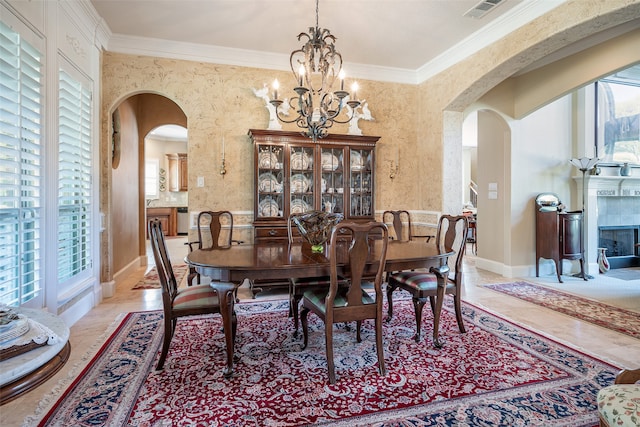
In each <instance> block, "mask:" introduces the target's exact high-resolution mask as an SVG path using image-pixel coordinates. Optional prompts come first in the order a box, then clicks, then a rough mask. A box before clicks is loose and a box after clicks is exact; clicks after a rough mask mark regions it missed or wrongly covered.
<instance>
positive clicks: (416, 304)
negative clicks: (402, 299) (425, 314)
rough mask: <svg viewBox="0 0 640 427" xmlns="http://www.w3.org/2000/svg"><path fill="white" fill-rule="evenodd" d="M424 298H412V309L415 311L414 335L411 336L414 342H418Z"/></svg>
mask: <svg viewBox="0 0 640 427" xmlns="http://www.w3.org/2000/svg"><path fill="white" fill-rule="evenodd" d="M424 303H425V301H424V300H420V299H419V298H413V309H414V310H415V312H416V335H415V337H413V338H414V339H415V340H416V342H420V325H421V324H422V309H423V308H424Z"/></svg>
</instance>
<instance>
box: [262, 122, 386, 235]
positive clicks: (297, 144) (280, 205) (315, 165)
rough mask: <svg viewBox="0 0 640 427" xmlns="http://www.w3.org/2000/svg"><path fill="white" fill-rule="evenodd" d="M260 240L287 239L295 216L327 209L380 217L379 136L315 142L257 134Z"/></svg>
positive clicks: (275, 133) (357, 217)
mask: <svg viewBox="0 0 640 427" xmlns="http://www.w3.org/2000/svg"><path fill="white" fill-rule="evenodd" d="M249 136H250V138H251V140H252V141H253V144H254V165H255V168H254V188H255V191H254V198H255V200H254V227H255V240H256V241H264V240H282V239H287V219H288V218H289V215H290V214H292V213H301V212H308V211H311V210H323V211H325V212H335V213H341V214H343V215H344V218H345V219H349V220H356V221H358V220H362V221H370V220H372V219H373V218H374V214H375V203H374V194H375V191H374V182H375V179H374V178H375V172H374V171H375V145H376V142H377V141H378V139H379V137H374V136H357V135H336V134H330V135H328V136H327V137H325V138H322V139H321V140H318V141H316V142H315V143H314V142H313V141H312V140H310V139H309V138H307V137H306V136H304V135H302V134H301V133H299V132H286V131H274V130H257V129H251V130H250V131H249Z"/></svg>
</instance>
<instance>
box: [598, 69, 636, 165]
mask: <svg viewBox="0 0 640 427" xmlns="http://www.w3.org/2000/svg"><path fill="white" fill-rule="evenodd" d="M596 102H597V111H598V119H597V121H598V124H597V127H598V138H597V141H598V143H597V155H598V157H600V158H603V163H604V164H606V163H611V164H614V163H615V164H621V163H626V162H628V163H634V164H640V65H636V66H635V67H631V68H628V69H626V70H622V71H619V72H618V73H616V74H613V75H611V76H609V77H607V78H605V79H602V80H600V81H598V82H597V83H596Z"/></svg>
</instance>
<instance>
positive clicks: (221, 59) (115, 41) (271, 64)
mask: <svg viewBox="0 0 640 427" xmlns="http://www.w3.org/2000/svg"><path fill="white" fill-rule="evenodd" d="M107 50H108V51H111V52H117V53H125V54H129V55H144V56H154V57H160V58H168V59H183V60H186V61H197V62H207V63H213V64H223V65H236V66H241V67H252V68H263V69H267V70H277V71H289V55H288V54H286V55H285V54H278V53H270V52H261V51H256V50H247V49H232V48H228V47H221V46H211V45H203V44H196V43H185V42H177V41H172V40H162V39H154V38H146V37H132V36H123V35H119V34H114V35H112V36H111V38H110V39H109V44H108V47H107ZM344 66H345V67H347V68H348V69H349V75H351V76H353V77H358V78H361V79H367V80H376V81H388V82H395V83H408V84H415V83H416V73H415V71H414V70H405V69H400V68H392V67H380V66H372V65H365V64H355V63H348V62H345V64H344Z"/></svg>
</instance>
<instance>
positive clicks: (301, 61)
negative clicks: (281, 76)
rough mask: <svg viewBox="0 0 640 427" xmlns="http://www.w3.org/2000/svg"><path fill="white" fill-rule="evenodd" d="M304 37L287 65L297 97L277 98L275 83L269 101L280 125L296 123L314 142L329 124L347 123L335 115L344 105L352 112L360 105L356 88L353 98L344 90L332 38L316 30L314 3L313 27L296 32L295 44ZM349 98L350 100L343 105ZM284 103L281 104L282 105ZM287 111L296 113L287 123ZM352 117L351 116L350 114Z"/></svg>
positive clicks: (339, 64) (342, 77)
mask: <svg viewBox="0 0 640 427" xmlns="http://www.w3.org/2000/svg"><path fill="white" fill-rule="evenodd" d="M303 38H306V40H307V41H306V42H305V43H304V45H302V47H301V48H300V49H298V50H294V51H293V52H291V56H290V58H289V63H290V64H291V71H292V72H293V75H294V77H295V79H296V84H297V86H296V87H294V88H293V90H294V91H295V92H296V94H297V96H293V97H291V99H289V100H288V101H287V100H285V101H282V100H280V99H278V89H279V84H278V80H276V81H275V82H274V83H273V89H274V91H273V99H272V100H270V101H269V102H270V103H271V104H272V105H273V106H274V107H275V110H276V116H277V117H278V120H280V121H281V122H283V123H294V122H295V123H296V124H297V125H298V127H300V128H302V129H305V131H304V134H305V135H306V136H308V137H309V138H312V139H313V141H314V142H315V141H316V140H317V139H318V138H323V137H325V136H327V134H328V133H329V128H330V127H331V126H333V123H334V122H335V123H348V122H349V121H350V120H351V118H352V117H347V118H346V119H345V120H339V119H338V116H339V115H340V112H341V111H342V109H343V107H344V104H345V103H346V104H348V105H349V107H351V111H352V112H355V109H356V107H358V106H359V105H360V101H358V100H357V90H358V86H357V84H356V83H354V84H353V86H352V87H351V90H352V91H353V97H351V96H350V95H349V92H347V91H345V90H344V71H343V70H342V55H340V52H338V51H337V50H336V47H335V45H334V43H335V41H336V38H335V37H334V36H333V35H331V32H330V31H329V30H328V29H326V28H320V27H318V0H316V26H315V28H314V27H309V32H308V33H300V34H299V35H298V41H300V40H302V39H303ZM336 78H339V79H340V90H336V91H332V87H333V84H334V82H335V80H336ZM347 96H349V98H350V100H349V101H348V102H345V98H346V97H347ZM284 102H286V104H285V105H282V104H283V103H284ZM289 108H291V109H293V110H294V111H295V112H296V113H297V117H295V118H294V119H290V120H287V119H286V118H285V117H284V114H286V113H288V110H289ZM351 115H353V113H352V114H351Z"/></svg>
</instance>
